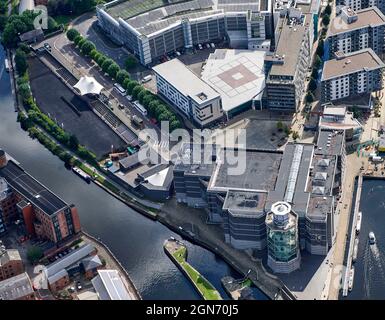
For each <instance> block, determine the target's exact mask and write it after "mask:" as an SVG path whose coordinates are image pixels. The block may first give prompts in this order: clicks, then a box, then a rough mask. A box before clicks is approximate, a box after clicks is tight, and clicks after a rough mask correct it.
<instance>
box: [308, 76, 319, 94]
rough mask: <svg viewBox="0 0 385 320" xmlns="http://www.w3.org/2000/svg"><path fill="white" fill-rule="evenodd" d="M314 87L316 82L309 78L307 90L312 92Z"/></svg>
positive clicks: (315, 87)
mask: <svg viewBox="0 0 385 320" xmlns="http://www.w3.org/2000/svg"><path fill="white" fill-rule="evenodd" d="M315 89H317V82H316V81H315V80H314V79H313V78H311V79H310V82H309V90H310V91H312V92H313V91H314V90H315Z"/></svg>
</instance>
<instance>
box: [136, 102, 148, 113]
mask: <svg viewBox="0 0 385 320" xmlns="http://www.w3.org/2000/svg"><path fill="white" fill-rule="evenodd" d="M133 104H134V107H135V109H136V110H138V111H139V112H140V113H141V114H142V115H144V116H147V110H146V109H145V107H143V106H142V105H141V104H140V103H139V101H134V102H133Z"/></svg>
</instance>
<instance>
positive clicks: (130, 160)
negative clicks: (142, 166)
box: [119, 152, 140, 169]
mask: <svg viewBox="0 0 385 320" xmlns="http://www.w3.org/2000/svg"><path fill="white" fill-rule="evenodd" d="M139 163H140V160H139V152H136V153H134V154H132V155H130V156H128V157H125V158H123V159H121V160H119V164H120V166H121V167H122V168H123V169H129V168H131V167H134V166H136V165H138V164H139Z"/></svg>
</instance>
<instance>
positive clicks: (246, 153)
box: [208, 149, 282, 192]
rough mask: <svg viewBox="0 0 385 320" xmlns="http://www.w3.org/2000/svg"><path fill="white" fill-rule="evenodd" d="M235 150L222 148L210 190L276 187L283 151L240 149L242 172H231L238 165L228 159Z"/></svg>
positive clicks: (261, 189)
mask: <svg viewBox="0 0 385 320" xmlns="http://www.w3.org/2000/svg"><path fill="white" fill-rule="evenodd" d="M233 153H234V151H232V150H226V151H224V150H221V152H220V155H219V161H217V164H216V166H215V170H214V173H213V175H212V176H211V179H210V183H209V187H208V190H216V191H223V192H227V190H230V189H233V190H239V191H244V190H246V191H247V190H252V191H268V190H271V189H272V188H273V187H274V184H275V181H276V179H277V175H278V170H279V166H280V163H281V159H282V152H281V151H270V150H241V149H238V154H237V155H236V157H238V160H239V163H238V168H239V171H240V172H236V173H231V170H232V169H234V168H236V167H237V165H233V164H230V162H231V161H234V159H232V160H230V161H228V160H226V158H227V157H229V156H232V155H233Z"/></svg>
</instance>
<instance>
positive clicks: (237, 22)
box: [97, 0, 274, 65]
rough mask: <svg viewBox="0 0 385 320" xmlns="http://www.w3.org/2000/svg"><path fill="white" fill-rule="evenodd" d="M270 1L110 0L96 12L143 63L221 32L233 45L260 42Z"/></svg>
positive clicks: (266, 31) (268, 22) (266, 33)
mask: <svg viewBox="0 0 385 320" xmlns="http://www.w3.org/2000/svg"><path fill="white" fill-rule="evenodd" d="M271 1H272V0H266V1H256V2H251V1H250V2H247V3H239V2H237V1H236V0H234V1H228V0H191V1H182V0H177V1H171V2H167V3H165V2H162V1H150V0H145V1H141V0H131V1H111V2H109V3H106V4H104V5H100V6H98V7H97V16H98V23H99V25H100V26H101V28H102V29H103V30H104V31H105V32H106V33H107V34H109V35H110V36H111V37H112V38H113V39H114V40H115V41H116V42H118V43H120V44H124V45H125V46H126V47H127V48H129V49H130V50H131V51H132V52H133V53H134V54H135V55H136V56H138V57H139V59H140V62H141V63H142V64H144V65H148V64H152V63H154V62H157V60H159V58H160V57H162V56H163V55H165V54H167V53H170V52H173V51H175V50H179V49H181V48H187V49H188V48H192V47H193V46H194V45H196V44H198V43H206V42H211V41H223V40H224V38H226V37H227V38H228V39H229V42H230V44H231V46H232V47H233V48H243V49H247V48H250V49H255V48H262V47H264V46H265V45H263V43H264V41H265V39H270V38H271V37H272V34H273V33H274V32H273V27H272V26H273V23H272V21H273V19H274V15H273V14H272V13H271V8H272V4H271ZM267 46H269V45H267Z"/></svg>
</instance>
